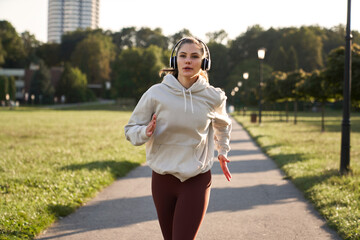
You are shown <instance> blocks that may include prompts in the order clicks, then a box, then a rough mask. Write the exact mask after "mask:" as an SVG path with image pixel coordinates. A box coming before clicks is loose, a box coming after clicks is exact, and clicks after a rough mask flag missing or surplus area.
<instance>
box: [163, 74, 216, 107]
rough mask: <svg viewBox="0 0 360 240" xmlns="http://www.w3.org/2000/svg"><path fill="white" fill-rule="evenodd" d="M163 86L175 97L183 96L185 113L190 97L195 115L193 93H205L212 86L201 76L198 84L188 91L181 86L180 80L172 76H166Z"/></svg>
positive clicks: (197, 81)
mask: <svg viewBox="0 0 360 240" xmlns="http://www.w3.org/2000/svg"><path fill="white" fill-rule="evenodd" d="M162 84H165V85H166V86H168V87H169V88H170V89H171V90H172V91H173V92H174V94H175V95H183V97H184V112H187V95H189V98H190V106H191V112H192V113H194V105H193V98H192V93H197V92H200V91H203V90H204V89H205V88H207V87H208V86H210V85H209V83H208V82H207V81H206V79H205V78H204V77H203V76H201V75H200V76H199V78H198V80H196V82H195V83H194V84H193V85H192V86H191V87H189V88H188V89H186V88H185V87H184V86H183V85H181V83H180V82H179V80H177V79H176V78H175V77H174V76H173V75H172V74H168V75H166V76H165V77H164V80H163V81H162Z"/></svg>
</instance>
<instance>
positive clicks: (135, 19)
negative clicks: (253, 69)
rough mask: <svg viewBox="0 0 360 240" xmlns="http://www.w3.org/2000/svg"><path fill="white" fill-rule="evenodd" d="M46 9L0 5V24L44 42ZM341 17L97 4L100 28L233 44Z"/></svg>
mask: <svg viewBox="0 0 360 240" xmlns="http://www.w3.org/2000/svg"><path fill="white" fill-rule="evenodd" d="M47 9H48V0H0V20H7V21H9V22H11V23H12V25H13V26H14V27H15V29H16V31H17V32H18V33H21V32H23V31H26V30H27V31H29V32H30V33H32V34H34V35H35V36H36V38H37V39H38V40H40V41H42V42H46V41H47ZM346 14H347V1H346V0H301V1H294V0H271V1H270V0H206V1H204V0H182V1H169V0H100V20H99V22H100V23H99V24H100V26H99V27H100V28H102V29H104V30H111V31H119V30H120V29H122V28H124V27H130V26H135V27H139V28H140V27H150V28H156V27H160V28H162V29H163V34H164V35H171V34H174V33H176V32H178V31H180V30H181V29H183V28H187V29H189V30H190V32H191V33H192V34H193V35H195V36H197V37H199V38H202V39H205V34H206V33H207V32H214V31H219V30H221V29H224V30H225V31H226V32H227V33H228V35H229V38H230V39H234V38H236V37H237V36H239V35H240V34H241V33H244V32H245V31H246V29H247V28H248V27H249V26H253V25H255V24H259V25H260V26H262V27H263V28H264V29H268V28H270V27H274V28H282V27H290V26H295V27H300V26H304V25H305V26H309V25H319V26H321V27H326V28H331V27H333V26H337V25H339V24H343V25H346ZM351 28H352V29H353V30H357V31H360V0H357V1H352V17H351ZM205 40H206V39H205Z"/></svg>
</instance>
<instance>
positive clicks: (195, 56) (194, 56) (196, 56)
mask: <svg viewBox="0 0 360 240" xmlns="http://www.w3.org/2000/svg"><path fill="white" fill-rule="evenodd" d="M191 57H192V58H199V56H198V55H193V56H191Z"/></svg>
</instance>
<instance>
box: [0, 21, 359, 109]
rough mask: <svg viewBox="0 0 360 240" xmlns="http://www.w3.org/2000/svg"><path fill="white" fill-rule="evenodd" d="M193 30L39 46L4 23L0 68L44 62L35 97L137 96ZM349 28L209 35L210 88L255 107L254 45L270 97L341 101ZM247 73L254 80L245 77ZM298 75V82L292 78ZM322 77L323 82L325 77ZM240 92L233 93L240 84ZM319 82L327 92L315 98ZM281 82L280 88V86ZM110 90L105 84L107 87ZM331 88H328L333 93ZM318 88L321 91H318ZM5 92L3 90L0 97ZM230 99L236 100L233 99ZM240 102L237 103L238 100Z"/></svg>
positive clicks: (79, 35)
mask: <svg viewBox="0 0 360 240" xmlns="http://www.w3.org/2000/svg"><path fill="white" fill-rule="evenodd" d="M352 34H353V42H354V43H355V44H354V45H353V72H352V77H353V83H352V91H353V93H352V100H353V104H354V105H358V102H359V99H357V98H358V96H360V94H359V93H358V92H359V91H360V90H359V89H360V83H359V82H360V80H359V78H360V68H359V65H358V64H359V54H360V53H359V47H358V45H356V44H360V38H359V32H357V31H353V33H352ZM189 35H192V34H191V32H190V31H189V30H187V29H183V30H181V31H179V32H177V33H175V34H173V35H171V36H165V35H164V34H163V33H162V30H161V29H160V28H156V29H150V28H135V27H129V28H123V29H121V30H120V31H118V32H111V31H104V30H102V29H96V30H90V29H87V30H78V31H74V32H70V33H67V34H65V35H64V36H63V37H62V42H61V44H56V43H41V42H39V41H38V40H36V39H35V37H34V36H33V35H32V34H30V33H29V32H24V33H22V34H20V35H19V34H18V33H17V32H16V30H15V29H14V28H13V26H12V25H11V24H10V23H9V22H7V21H0V67H2V68H27V67H29V66H30V64H36V65H37V66H39V70H38V71H37V72H38V73H37V74H34V76H33V79H32V83H31V91H32V92H33V93H34V94H35V95H36V96H39V95H41V96H47V98H46V99H48V101H51V99H53V98H52V97H53V96H56V97H58V98H60V97H61V96H62V95H65V96H66V99H67V101H72V102H79V101H86V100H89V99H92V98H93V97H94V93H93V92H92V91H90V90H89V89H88V88H87V86H88V85H89V84H100V85H102V86H103V88H102V89H103V90H102V91H101V92H98V93H96V94H97V95H98V96H99V95H100V96H102V97H106V98H114V99H116V98H135V99H139V98H140V96H141V95H142V93H143V92H144V91H146V89H148V88H149V87H150V86H151V85H153V84H154V83H157V82H160V81H161V78H160V77H159V75H158V72H159V70H160V69H161V68H163V67H165V66H168V62H169V55H170V51H171V48H172V46H173V45H174V44H175V43H176V42H177V41H178V40H179V39H180V38H182V37H184V36H189ZM344 37H345V27H344V26H336V27H333V28H331V29H327V28H322V27H319V26H304V27H300V28H295V27H289V28H279V29H274V28H270V29H268V30H265V29H263V28H262V27H261V26H258V25H255V26H252V27H249V28H248V29H247V31H246V32H245V33H242V34H240V35H239V36H238V37H236V38H235V39H228V37H227V33H226V32H225V31H223V30H220V31H217V32H212V33H208V34H207V39H204V40H205V41H206V42H207V43H208V47H209V49H210V52H211V58H212V69H211V70H210V72H209V76H210V82H211V84H212V85H214V86H217V87H220V88H223V89H224V90H225V91H226V93H227V95H228V96H229V97H230V100H231V101H233V102H235V103H241V104H242V105H246V106H251V105H256V104H257V101H258V90H259V89H258V86H259V60H258V59H257V50H258V49H259V48H261V47H265V48H266V49H267V51H266V57H265V60H264V86H262V88H263V90H264V94H265V98H264V99H265V100H266V101H267V102H278V101H290V100H291V101H292V100H294V99H298V100H307V101H309V100H311V101H315V100H316V101H323V100H322V99H326V101H328V100H334V99H335V100H341V95H342V82H343V69H344V50H343V46H344V45H345V39H344ZM52 66H62V67H64V69H65V70H64V72H63V76H62V77H61V80H60V82H59V83H58V84H57V85H56V86H52V85H51V84H50V80H49V76H48V75H49V74H48V68H50V67H52ZM244 72H248V73H249V76H250V77H249V79H247V80H244V79H242V74H243V73H244ZM294 79H296V80H294ZM320 79H321V80H320ZM239 81H241V82H242V86H241V87H240V89H239V91H238V92H237V93H236V94H235V95H234V96H233V97H231V96H230V95H231V94H230V93H231V92H232V91H233V89H234V87H236V86H237V84H238V82H239ZM315 82H316V83H317V84H320V85H321V87H323V88H324V89H325V90H326V91H324V92H322V93H324V94H325V92H326V94H325V95H326V97H321V98H320V97H318V96H315V95H314V93H312V91H313V90H314V86H315V87H316V89H319V87H318V86H317V85H311V84H315ZM281 84H283V85H281ZM110 85H111V88H110V89H108V88H107V87H106V86H110ZM330 90H331V91H330ZM317 92H320V91H317ZM0 96H1V95H0ZM231 98H232V99H231ZM235 100H236V101H235Z"/></svg>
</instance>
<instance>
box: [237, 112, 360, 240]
mask: <svg viewBox="0 0 360 240" xmlns="http://www.w3.org/2000/svg"><path fill="white" fill-rule="evenodd" d="M234 117H235V118H236V120H237V121H238V122H240V123H241V124H242V125H243V126H244V128H245V129H247V131H248V132H249V133H250V135H251V136H252V137H253V138H254V139H255V140H256V142H257V143H258V144H259V145H260V146H261V148H262V149H263V151H264V152H265V153H266V154H267V155H269V156H270V157H271V158H272V159H274V161H275V162H276V163H277V164H278V166H279V167H280V168H281V169H282V170H283V171H284V172H285V174H286V175H287V177H288V178H289V179H291V180H292V181H293V182H294V183H295V185H296V186H297V187H298V188H299V189H300V190H301V191H303V192H304V195H305V197H306V198H308V199H309V200H310V201H311V202H312V203H313V204H314V205H315V207H316V208H317V209H318V211H319V212H320V213H321V214H322V215H323V216H324V217H325V219H326V220H327V222H328V224H329V226H331V227H332V228H334V229H335V230H337V232H338V233H339V234H340V236H341V237H342V238H344V239H360V147H359V146H360V114H358V113H357V114H354V113H353V114H352V116H351V129H352V131H351V153H350V154H351V160H350V166H351V168H352V174H350V175H347V176H342V175H340V174H339V166H340V148H341V146H340V145H341V121H342V116H341V112H330V113H327V117H326V127H325V128H326V131H325V132H323V133H322V132H321V131H320V130H321V125H320V119H321V118H320V114H318V113H300V114H299V116H298V123H297V124H296V125H294V124H293V118H292V117H291V118H290V121H289V122H285V121H280V120H279V117H270V116H265V117H263V118H262V123H263V124H262V125H261V126H259V125H258V124H257V123H256V124H254V123H250V116H249V115H247V116H242V115H241V114H234ZM282 119H283V120H285V117H284V116H283V117H282Z"/></svg>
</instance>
